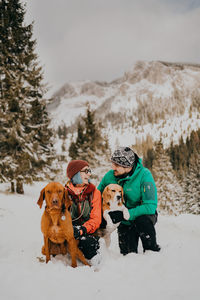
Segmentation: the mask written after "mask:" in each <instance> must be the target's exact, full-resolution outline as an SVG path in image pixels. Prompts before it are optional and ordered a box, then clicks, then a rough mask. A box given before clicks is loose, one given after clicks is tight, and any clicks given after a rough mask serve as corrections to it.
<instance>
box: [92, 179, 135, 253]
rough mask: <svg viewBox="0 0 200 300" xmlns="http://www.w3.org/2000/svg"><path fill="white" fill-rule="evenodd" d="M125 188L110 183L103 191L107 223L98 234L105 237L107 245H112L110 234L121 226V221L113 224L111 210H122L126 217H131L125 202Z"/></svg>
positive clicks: (104, 212) (103, 205) (103, 208)
mask: <svg viewBox="0 0 200 300" xmlns="http://www.w3.org/2000/svg"><path fill="white" fill-rule="evenodd" d="M123 201H124V200H123V188H122V187H121V186H120V185H118V184H109V185H107V186H106V187H105V189H104V191H103V193H102V213H103V219H104V220H105V221H106V222H105V221H104V223H106V224H105V228H100V229H99V230H98V235H100V236H101V237H103V238H104V239H105V242H106V246H107V247H109V245H110V235H111V233H112V232H113V231H114V230H115V229H116V228H117V227H118V226H119V224H120V223H116V224H113V222H112V219H111V217H110V215H109V212H111V211H117V210H118V211H122V212H123V216H124V219H126V220H127V219H129V217H130V215H129V212H128V209H127V208H126V207H125V205H124V204H123Z"/></svg>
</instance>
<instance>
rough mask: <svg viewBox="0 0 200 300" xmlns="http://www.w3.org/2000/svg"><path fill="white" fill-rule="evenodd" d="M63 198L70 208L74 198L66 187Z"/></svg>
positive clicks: (66, 205)
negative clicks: (71, 197)
mask: <svg viewBox="0 0 200 300" xmlns="http://www.w3.org/2000/svg"><path fill="white" fill-rule="evenodd" d="M63 200H64V204H65V207H66V209H67V210H69V209H70V207H71V206H72V200H71V199H70V198H69V195H68V191H67V189H66V188H65V190H64V194H63Z"/></svg>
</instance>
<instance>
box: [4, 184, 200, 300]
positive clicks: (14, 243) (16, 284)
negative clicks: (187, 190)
mask: <svg viewBox="0 0 200 300" xmlns="http://www.w3.org/2000/svg"><path fill="white" fill-rule="evenodd" d="M45 184H46V183H44V182H38V183H34V185H32V186H28V185H26V186H25V188H24V189H25V194H24V195H17V194H10V193H9V192H6V187H7V186H6V184H1V185H0V237H1V238H0V291H1V292H0V295H1V299H2V300H17V299H20V300H27V299H29V300H32V299H34V300H35V299H38V300H40V299H41V300H46V299H48V300H51V299H52V300H54V299H73V300H76V299H87V300H92V299H93V300H98V299H104V300H107V299H115V300H118V299H120V300H121V299H126V298H129V299H140V300H142V299H145V300H146V299H154V300H157V299H162V300H165V299H166V300H167V299H170V300H178V299H181V300H188V299H192V300H197V299H199V295H200V286H199V277H200V259H199V250H200V216H195V215H180V216H177V217H175V216H162V215H159V221H158V223H157V225H156V230H157V238H158V242H159V244H160V245H161V246H162V250H161V252H159V253H155V252H151V251H147V252H145V253H144V254H143V252H142V248H141V245H139V253H138V254H133V253H132V254H128V255H127V256H123V255H121V254H120V253H119V248H118V243H117V234H116V232H114V233H113V234H112V241H111V246H110V248H109V249H106V248H105V246H104V243H103V241H101V244H102V247H101V255H102V261H101V263H100V264H99V265H98V266H92V267H91V268H89V267H87V266H83V265H82V264H81V263H80V262H79V263H78V268H76V269H73V268H72V267H71V266H70V258H69V256H64V257H63V256H60V255H59V256H57V257H55V258H52V260H51V261H50V262H49V263H48V264H46V263H44V262H42V261H41V259H42V258H44V256H43V255H42V254H41V247H42V244H43V237H42V233H41V231H40V219H41V215H42V212H43V209H44V208H43V209H42V210H40V209H39V207H38V206H37V204H36V202H37V200H38V197H39V194H40V190H41V189H42V188H43V187H44V186H45Z"/></svg>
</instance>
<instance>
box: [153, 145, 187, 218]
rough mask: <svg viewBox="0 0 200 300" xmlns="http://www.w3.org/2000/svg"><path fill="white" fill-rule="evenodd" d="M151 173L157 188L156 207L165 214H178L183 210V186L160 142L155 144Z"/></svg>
mask: <svg viewBox="0 0 200 300" xmlns="http://www.w3.org/2000/svg"><path fill="white" fill-rule="evenodd" d="M152 173H153V176H154V178H155V182H156V186H157V190H158V208H159V209H160V211H162V212H164V213H167V214H178V213H180V212H182V211H185V207H184V205H185V198H184V194H183V188H182V186H181V185H180V182H179V181H178V179H177V177H176V175H175V172H174V170H173V168H172V164H171V162H170V158H169V156H168V155H167V154H166V152H165V150H164V149H163V145H162V143H161V142H159V143H157V145H156V149H155V159H154V161H153V167H152Z"/></svg>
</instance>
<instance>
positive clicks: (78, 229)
mask: <svg viewBox="0 0 200 300" xmlns="http://www.w3.org/2000/svg"><path fill="white" fill-rule="evenodd" d="M73 229H74V238H75V239H79V238H80V237H81V236H83V235H85V234H86V233H87V229H86V228H85V227H84V226H80V225H74V226H73Z"/></svg>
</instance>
